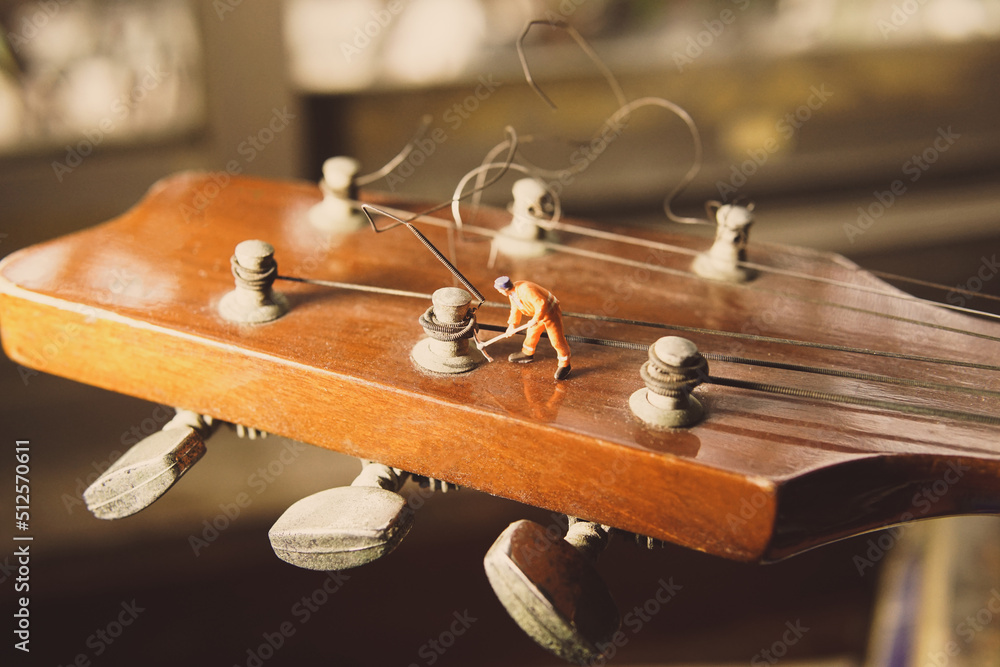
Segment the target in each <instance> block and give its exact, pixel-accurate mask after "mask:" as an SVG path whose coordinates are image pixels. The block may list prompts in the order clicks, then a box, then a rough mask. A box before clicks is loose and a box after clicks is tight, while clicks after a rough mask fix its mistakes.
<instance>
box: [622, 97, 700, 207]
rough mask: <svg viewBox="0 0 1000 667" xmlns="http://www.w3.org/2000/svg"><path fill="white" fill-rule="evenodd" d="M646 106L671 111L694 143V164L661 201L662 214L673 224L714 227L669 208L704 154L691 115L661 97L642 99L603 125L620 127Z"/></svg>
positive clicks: (624, 107) (692, 176)
mask: <svg viewBox="0 0 1000 667" xmlns="http://www.w3.org/2000/svg"><path fill="white" fill-rule="evenodd" d="M647 106H657V107H662V108H664V109H667V110H668V111H672V112H673V113H674V114H675V115H676V116H677V117H678V118H680V119H681V120H682V121H684V124H685V125H686V126H687V128H688V131H689V132H690V133H691V139H692V141H694V162H693V163H692V165H691V168H690V169H688V171H687V173H686V174H684V177H683V178H682V179H681V180H680V183H678V184H677V186H676V187H674V189H673V190H671V192H670V194H668V195H667V198H666V199H664V200H663V210H664V212H665V213H666V214H667V217H668V218H669V219H670V220H672V221H673V222H681V223H684V224H695V225H704V224H708V225H714V223H713V222H711V221H710V220H705V219H703V218H691V217H685V216H680V215H677V214H675V213H674V212H673V209H672V208H671V206H672V204H673V202H674V200H675V199H677V197H678V195H680V193H682V192H683V191H684V190H685V189H686V188H687V186H688V185H690V184H691V181H693V180H694V178H695V176H697V175H698V172H699V171H701V164H702V157H703V152H704V151H703V149H702V144H701V133H700V132H698V126H697V125H695V122H694V119H693V118H691V114H689V113H688V112H687V111H685V110H684V109H683V108H682V107H680V106H678V105H677V104H675V103H673V102H671V101H670V100H667V99H664V98H662V97H642V98H639V99H637V100H633V101H631V102H629V103H628V104H624V105H622V107H621V108H620V109H618V111H616V112H615V113H614V114H613V115H612V116H611V117H610V118H609V119H608V120H607V121H605V124H606V125H610V126H612V127H615V126H619V125H621V122H622V121H623V120H624V119H626V118H628V117H629V116H630V115H631V114H632V112H633V111H635V110H636V109H641V108H642V107H647ZM711 203H712V202H709V204H711Z"/></svg>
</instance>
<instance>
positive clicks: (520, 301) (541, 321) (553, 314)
mask: <svg viewBox="0 0 1000 667" xmlns="http://www.w3.org/2000/svg"><path fill="white" fill-rule="evenodd" d="M493 286H494V287H495V288H496V289H497V291H498V292H500V293H501V294H503V295H504V296H506V297H507V298H508V299H510V317H509V318H507V331H505V332H504V333H503V336H504V338H510V337H511V336H513V335H514V330H515V329H516V328H517V326H518V325H519V324H520V323H521V317H522V316H528V317H530V318H531V320H530V321H529V322H528V329H527V331H526V332H525V335H524V344H523V345H522V346H521V351H520V352H515V353H513V354H511V355H510V356H509V357H508V359H509V360H510V361H514V362H517V363H521V364H527V363H530V362H532V361H534V360H535V346H536V345H538V340H539V339H540V338H541V336H542V332H543V331H545V332H547V333H548V334H549V342H550V343H552V347H553V348H555V351H556V354H557V355H558V357H559V366H558V368H556V374H555V378H556V379H557V380H564V379H566V377H567V376H568V375H569V372H570V365H569V356H570V354H569V343H567V342H566V336H564V335H563V330H562V328H563V323H562V312H561V311H560V310H559V300H558V299H556V298H555V297H554V296H552V293H551V292H550V291H548V290H547V289H545V288H544V287H541V286H539V285H536V284H535V283H532V282H528V281H527V280H519V281H517V282H516V283H515V282H513V281H512V280H511V279H510V278H508V277H507V276H500V277H499V278H497V279H496V282H494V283H493Z"/></svg>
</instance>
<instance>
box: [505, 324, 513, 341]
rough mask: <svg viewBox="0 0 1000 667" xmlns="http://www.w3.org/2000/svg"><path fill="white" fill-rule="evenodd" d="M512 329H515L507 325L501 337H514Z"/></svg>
mask: <svg viewBox="0 0 1000 667" xmlns="http://www.w3.org/2000/svg"><path fill="white" fill-rule="evenodd" d="M514 328H515V327H514V325H513V324H508V325H507V330H506V331H504V332H503V337H504V338H510V337H511V336H513V335H514Z"/></svg>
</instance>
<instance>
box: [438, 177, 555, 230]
mask: <svg viewBox="0 0 1000 667" xmlns="http://www.w3.org/2000/svg"><path fill="white" fill-rule="evenodd" d="M490 169H504V170H505V171H506V170H510V169H513V170H515V171H520V172H521V173H523V174H527V175H528V176H533V174H532V172H531V170H530V169H528V168H527V167H525V166H524V165H521V164H518V163H516V162H511V163H502V162H490V163H487V164H481V165H479V166H478V167H476V168H475V169H472V170H471V171H469V172H468V173H466V174H465V176H463V177H462V180H460V181H459V182H458V187H456V188H455V196H454V197H452V200H451V215H452V217H453V218H455V227H456V229H458V232H459V234H461V233H462V232H463V230H464V227H463V223H462V213H461V211H460V210H459V206H458V202H459V200H460V199H462V197H461V196H460V195H461V193H462V190H464V189H465V185H466V184H467V183H468V182H469V179H470V178H472V177H473V176H478V175H482V174H485V173H487V172H489V170H490ZM542 185H543V187H544V188H545V191H546V192H548V193H549V196H550V197H552V202H553V204H554V205H555V210H554V211H553V213H552V219H551V220H549V221H547V222H546V223H544V224H554V223H558V222H559V219H560V218H561V217H562V204H561V203H560V201H559V195H558V194H557V193H556V191H555V190H553V189H552V187H551V186H550V185H549V184H548V183H542ZM477 190H478V191H480V192H481V191H482V189H481V188H477ZM477 190H473V191H472V192H476V191H477ZM540 224H541V226H544V224H542V222H541V221H540Z"/></svg>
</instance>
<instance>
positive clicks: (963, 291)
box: [866, 269, 1000, 312]
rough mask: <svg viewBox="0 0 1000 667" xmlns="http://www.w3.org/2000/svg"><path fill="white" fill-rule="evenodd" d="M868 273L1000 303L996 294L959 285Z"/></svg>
mask: <svg viewBox="0 0 1000 667" xmlns="http://www.w3.org/2000/svg"><path fill="white" fill-rule="evenodd" d="M866 271H867V272H868V273H870V274H872V275H873V276H877V277H879V278H883V279H885V280H897V281H899V282H903V283H912V284H914V285H920V286H922V287H931V288H934V289H937V290H941V291H942V292H943V291H945V290H948V291H949V292H956V293H958V294H965V295H966V296H972V297H982V298H984V299H987V300H989V301H998V302H1000V296H997V295H995V294H984V293H983V292H977V291H975V290H971V289H965V288H964V287H959V286H958V285H954V286H949V285H942V284H941V283H934V282H931V281H929V280H921V279H920V278H911V277H909V276H902V275H899V274H898V273H889V272H888V271H875V270H872V269H866ZM934 303H938V302H936V301H935V302H934ZM976 312H978V311H976Z"/></svg>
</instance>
